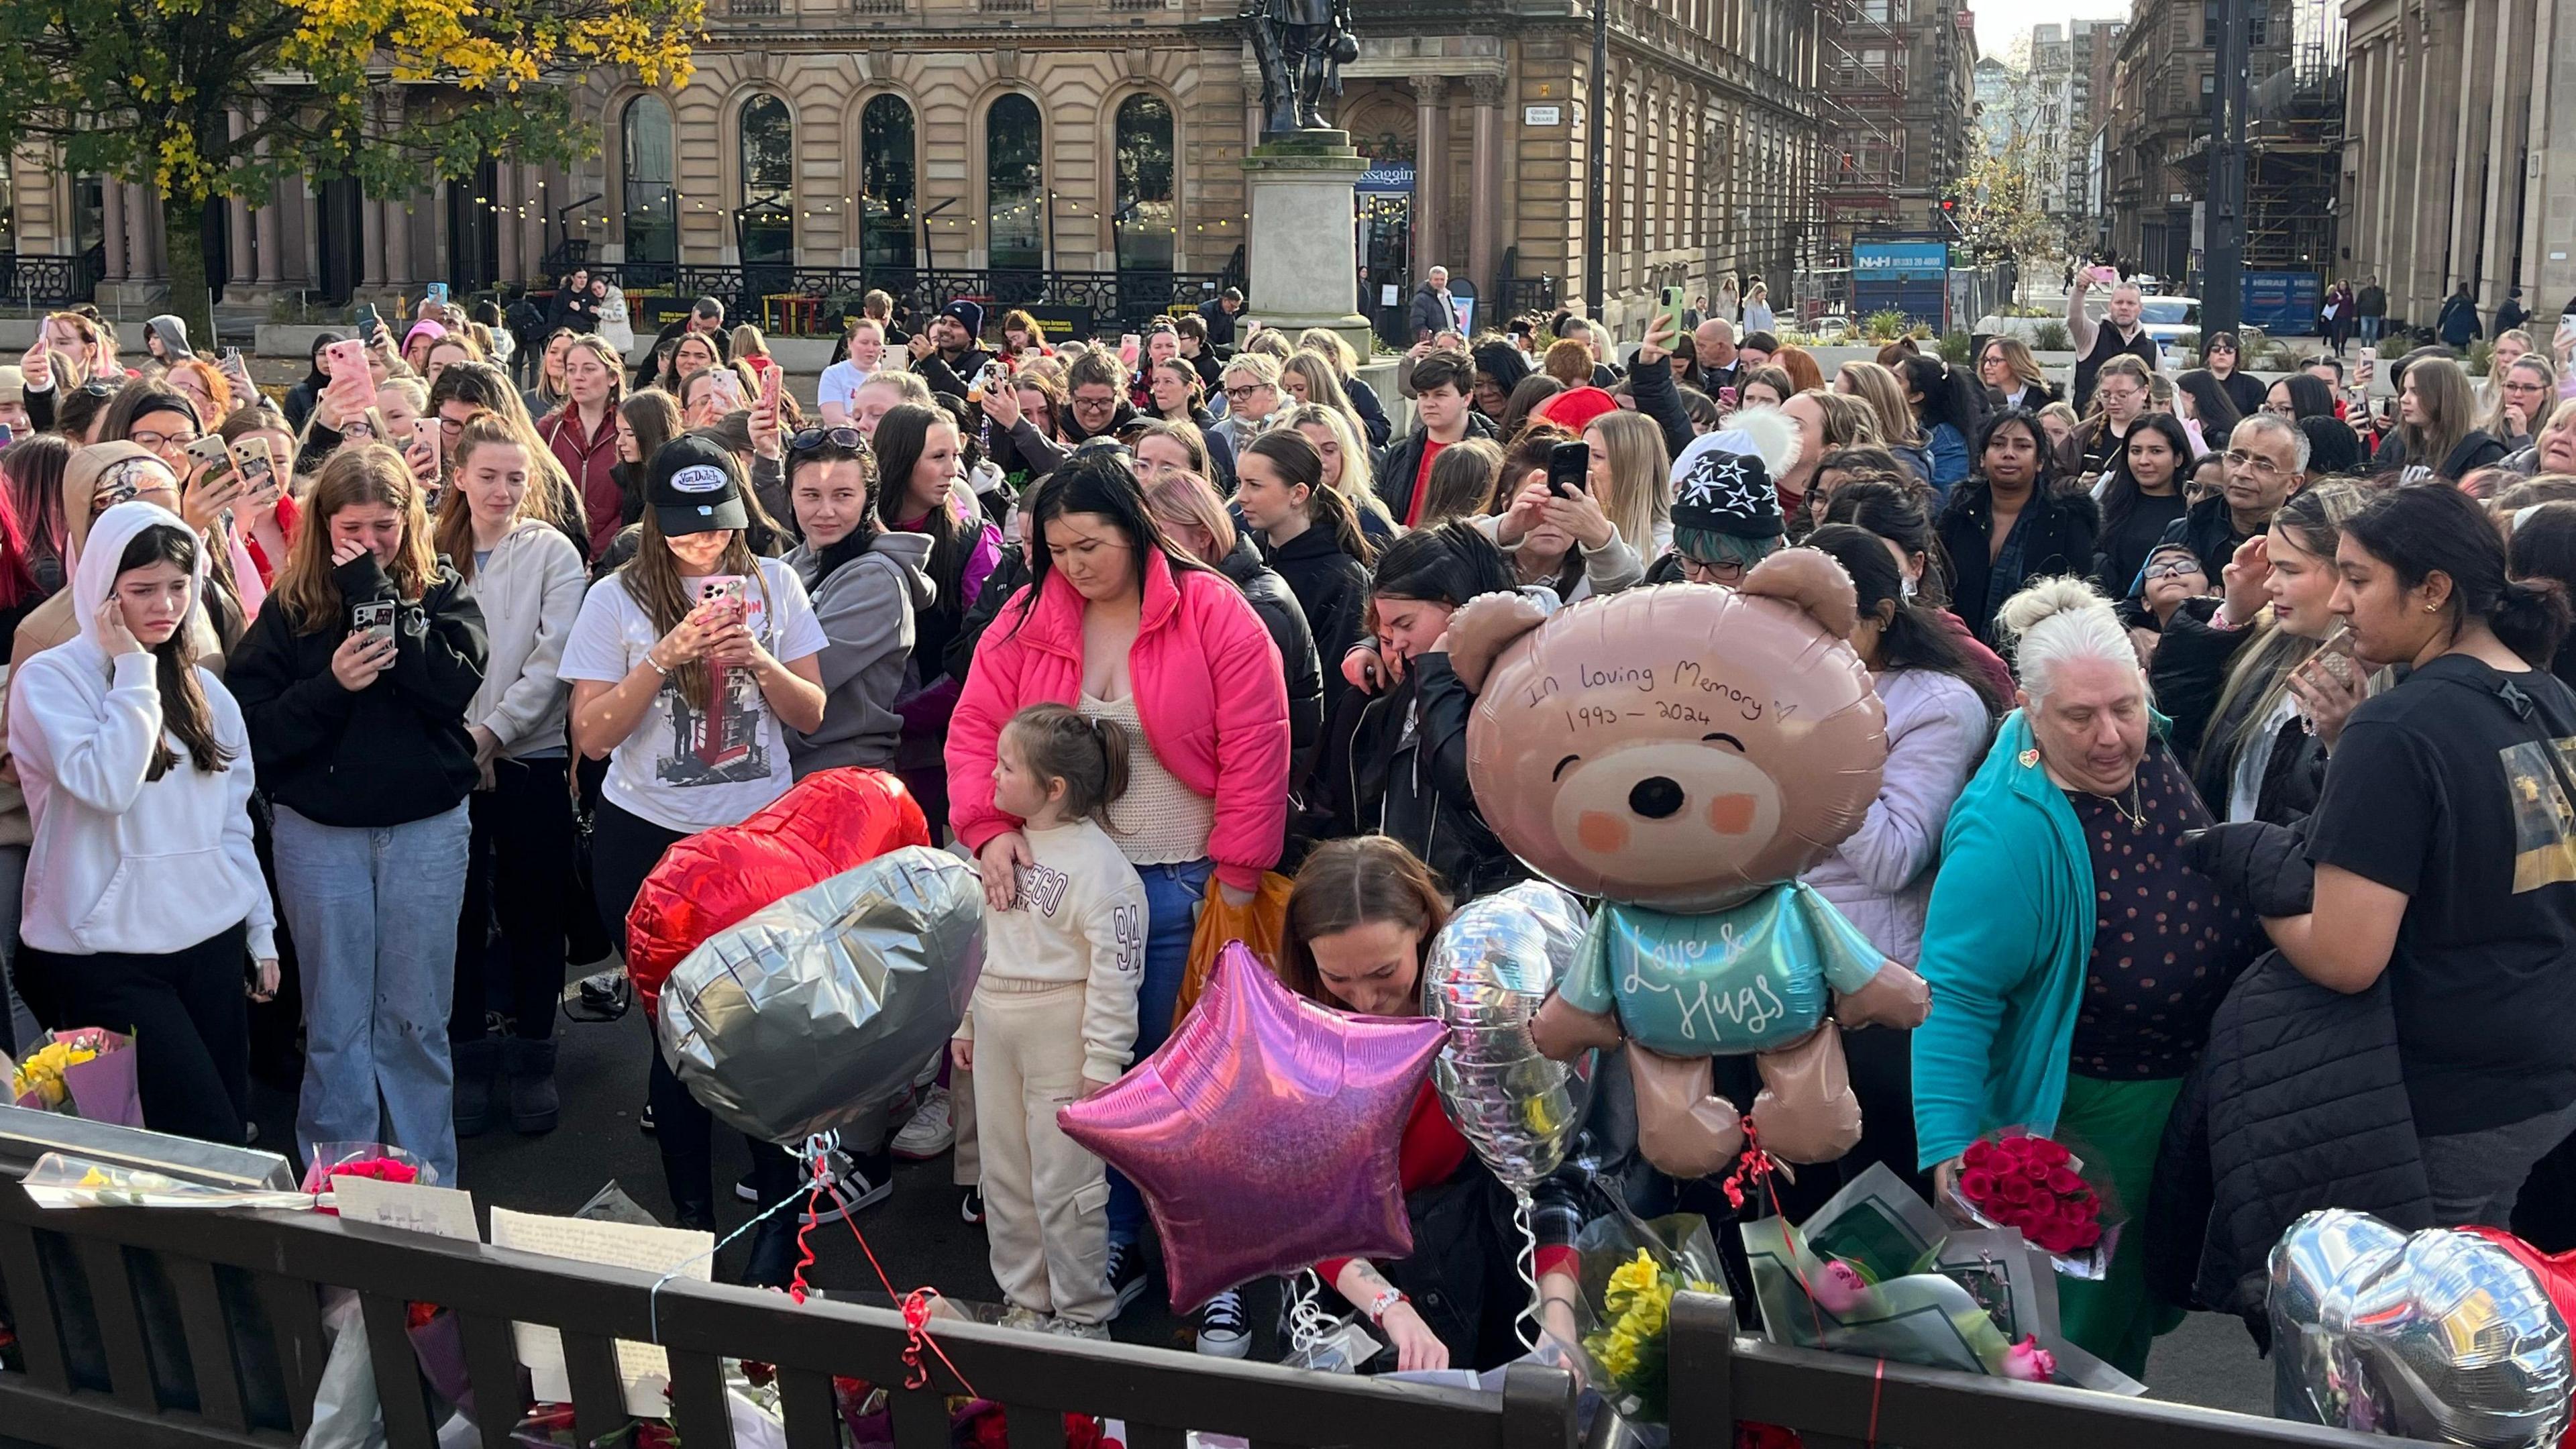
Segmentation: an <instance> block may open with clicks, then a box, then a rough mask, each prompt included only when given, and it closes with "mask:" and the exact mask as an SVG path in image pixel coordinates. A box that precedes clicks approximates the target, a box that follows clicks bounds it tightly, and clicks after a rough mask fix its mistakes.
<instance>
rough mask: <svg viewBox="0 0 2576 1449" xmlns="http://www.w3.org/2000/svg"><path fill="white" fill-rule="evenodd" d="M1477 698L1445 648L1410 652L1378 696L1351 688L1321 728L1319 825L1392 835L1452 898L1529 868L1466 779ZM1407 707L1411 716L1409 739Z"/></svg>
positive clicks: (1340, 834)
mask: <svg viewBox="0 0 2576 1449" xmlns="http://www.w3.org/2000/svg"><path fill="white" fill-rule="evenodd" d="M1335 663H1336V666H1337V667H1338V664H1339V661H1335ZM1475 704H1476V697H1475V695H1473V694H1471V693H1469V692H1468V690H1467V686H1466V685H1465V684H1463V683H1461V682H1460V681H1459V679H1458V676H1457V675H1456V674H1455V673H1453V672H1451V670H1450V668H1449V656H1448V655H1446V654H1425V655H1423V656H1421V657H1420V658H1418V659H1416V660H1415V661H1414V663H1413V668H1412V669H1411V670H1410V671H1409V672H1408V673H1407V674H1406V676H1405V679H1404V682H1403V683H1401V684H1398V685H1396V686H1395V687H1394V688H1392V689H1390V690H1388V691H1387V692H1386V693H1384V694H1380V695H1377V696H1374V697H1369V696H1363V695H1361V694H1359V693H1357V692H1356V691H1353V692H1352V693H1350V694H1349V695H1348V696H1347V697H1346V698H1345V699H1344V701H1343V704H1342V708H1341V709H1339V710H1337V711H1335V712H1334V713H1333V714H1332V715H1331V716H1330V718H1331V720H1332V727H1331V728H1329V729H1328V730H1327V732H1326V733H1327V735H1328V736H1329V738H1327V739H1326V741H1325V746H1324V747H1325V751H1326V757H1325V763H1324V774H1323V781H1322V785H1321V788H1320V792H1319V793H1320V795H1321V798H1320V799H1319V801H1318V802H1317V803H1318V806H1319V807H1320V808H1321V809H1322V810H1323V811H1324V812H1325V813H1326V816H1327V821H1326V823H1325V824H1324V826H1323V828H1322V829H1320V830H1319V831H1318V832H1317V833H1318V834H1319V835H1320V836H1322V837H1323V838H1327V839H1340V838H1345V837H1348V836H1353V835H1365V834H1368V833H1370V832H1372V831H1375V832H1378V833H1381V834H1385V835H1390V836H1393V837H1394V838H1395V839H1397V840H1399V841H1402V842H1403V843H1404V845H1405V847H1406V848H1407V849H1409V850H1411V851H1412V852H1413V853H1414V855H1416V856H1417V857H1419V858H1420V859H1421V860H1422V861H1423V862H1424V863H1425V864H1427V865H1429V866H1430V867H1431V868H1432V869H1433V870H1436V871H1438V872H1439V873H1440V878H1441V880H1442V881H1444V882H1446V883H1447V885H1448V887H1449V897H1450V899H1451V900H1453V901H1459V902H1464V901H1467V900H1471V899H1473V898H1475V897H1477V896H1480V895H1485V894H1488V893H1490V892H1492V891H1496V890H1500V889H1502V888H1503V887H1504V886H1507V885H1510V884H1512V883H1513V882H1514V881H1519V880H1526V879H1528V878H1529V870H1528V868H1527V867H1525V866H1523V865H1522V864H1521V863H1520V861H1519V860H1518V859H1517V858H1515V857H1514V856H1513V855H1512V853H1511V851H1509V850H1508V849H1505V848H1504V846H1503V843H1502V842H1501V841H1500V840H1497V839H1495V838H1494V832H1493V831H1492V830H1491V829H1488V828H1487V827H1486V825H1485V818H1484V816H1483V814H1481V813H1480V812H1479V811H1478V810H1477V809H1476V795H1475V792H1474V791H1473V790H1472V789H1470V788H1469V787H1468V784H1467V715H1468V713H1469V712H1470V711H1471V710H1473V709H1474V708H1475ZM1408 711H1411V712H1413V713H1414V716H1415V719H1414V729H1413V733H1412V736H1411V738H1409V739H1408V738H1406V736H1405V731H1404V722H1405V716H1406V713H1407V712H1408Z"/></svg>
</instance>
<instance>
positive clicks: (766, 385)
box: [760, 367, 787, 408]
mask: <svg viewBox="0 0 2576 1449" xmlns="http://www.w3.org/2000/svg"><path fill="white" fill-rule="evenodd" d="M786 386H787V369H785V368H783V367H764V368H762V369H761V370H760V400H761V402H762V403H763V404H764V405H765V406H768V407H772V408H775V407H777V406H778V396H779V393H780V392H781V391H782V390H784V389H785V387H786Z"/></svg>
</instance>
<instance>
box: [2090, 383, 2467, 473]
mask: <svg viewBox="0 0 2576 1449" xmlns="http://www.w3.org/2000/svg"><path fill="white" fill-rule="evenodd" d="M2155 384H2156V377H2155V374H2153V373H2151V372H2149V371H2148V370H2147V365H2146V364H2145V363H2144V362H2141V361H2139V360H2138V359H2137V358H2136V357H2134V356H2131V355H2128V354H2125V353H2124V354H2122V355H2120V356H2118V357H2114V358H2111V359H2110V360H2109V361H2106V362H2104V363H2103V364H2102V370H2101V371H2100V372H2098V373H2095V374H2094V375H2093V411H2092V412H2091V413H2090V414H2088V415H2087V416H2086V417H2085V419H2084V421H2083V422H2081V423H2079V424H2077V425H2076V428H2075V431H2074V432H2072V433H2071V434H2069V435H2068V437H2067V441H2066V443H2065V445H2064V446H2065V449H2066V451H2067V452H2069V453H2070V454H2072V456H2071V457H2070V458H2068V460H2067V462H2068V465H2069V468H2070V469H2071V471H2073V472H2074V473H2076V474H2077V475H2079V476H2081V477H2083V478H2085V479H2086V480H2088V482H2087V485H2086V486H2088V487H2089V486H2091V485H2090V482H2089V480H2091V479H2094V478H2099V477H2100V476H2101V475H2103V474H2105V473H2108V472H2110V471H2111V464H2112V463H2113V462H2114V461H2116V460H2117V459H2118V458H2119V457H2120V455H2121V454H2123V453H2125V452H2127V451H2128V448H2129V434H2130V432H2131V430H2133V429H2134V428H2136V427H2137V425H2138V419H2140V418H2142V417H2144V416H2146V415H2147V413H2149V412H2150V411H2153V410H2155ZM2167 386H2171V384H2170V383H2168V384H2167ZM2464 415H2465V414H2464Z"/></svg>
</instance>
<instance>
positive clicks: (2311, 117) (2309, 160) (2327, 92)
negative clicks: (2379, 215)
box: [2180, 0, 2344, 275]
mask: <svg viewBox="0 0 2576 1449" xmlns="http://www.w3.org/2000/svg"><path fill="white" fill-rule="evenodd" d="M2245 120H2246V125H2245V143H2246V168H2245V269H2246V270H2247V271H2249V272H2314V273H2318V274H2320V275H2322V274H2325V273H2327V272H2330V271H2331V270H2332V269H2333V265H2334V257H2335V224H2336V221H2337V220H2338V218H2337V216H2336V214H2335V213H2336V206H2337V173H2338V171H2339V169H2340V167H2341V163H2342V158H2343V137H2344V21H2343V12H2342V8H2341V6H2340V5H2339V4H2338V3H2336V0H2293V3H2292V4H2291V6H2290V44H2289V49H2288V53H2287V55H2286V56H2285V57H2284V58H2283V62H2282V64H2281V66H2280V68H2279V69H2277V70H2275V71H2273V72H2272V73H2271V74H2270V75H2267V76H2265V77H2263V78H2262V79H2261V80H2260V81H2258V82H2256V83H2255V86H2254V94H2253V97H2252V103H2251V104H2250V105H2249V106H2248V107H2247V109H2246V115H2245ZM2180 164H2181V165H2183V166H2184V167H2186V168H2188V169H2189V171H2190V172H2191V174H2192V178H2193V180H2194V182H2195V191H2196V193H2197V194H2200V195H2206V194H2207V191H2206V184H2207V181H2208V174H2209V170H2208V168H2209V150H2208V141H2207V134H2206V132H2204V133H2203V134H2202V135H2201V136H2200V137H2198V138H2196V139H2195V140H2194V142H2193V144H2192V146H2191V148H2190V149H2189V150H2188V151H2187V152H2186V153H2185V155H2184V156H2183V157H2182V158H2181V161H2180Z"/></svg>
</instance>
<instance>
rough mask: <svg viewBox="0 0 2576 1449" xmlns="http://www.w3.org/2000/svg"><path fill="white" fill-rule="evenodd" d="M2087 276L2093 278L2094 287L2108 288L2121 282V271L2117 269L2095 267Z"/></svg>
mask: <svg viewBox="0 0 2576 1449" xmlns="http://www.w3.org/2000/svg"><path fill="white" fill-rule="evenodd" d="M2087 275H2089V276H2091V277H2092V278H2093V285H2095V286H2097V287H2108V286H2112V285H2114V284H2116V283H2117V282H2118V281H2119V280H2120V269H2119V268H2117V267H2095V268H2094V269H2093V270H2092V271H2091V272H2090V273H2088V274H2087Z"/></svg>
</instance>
